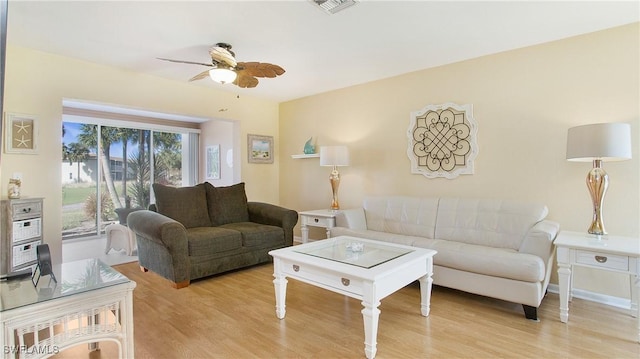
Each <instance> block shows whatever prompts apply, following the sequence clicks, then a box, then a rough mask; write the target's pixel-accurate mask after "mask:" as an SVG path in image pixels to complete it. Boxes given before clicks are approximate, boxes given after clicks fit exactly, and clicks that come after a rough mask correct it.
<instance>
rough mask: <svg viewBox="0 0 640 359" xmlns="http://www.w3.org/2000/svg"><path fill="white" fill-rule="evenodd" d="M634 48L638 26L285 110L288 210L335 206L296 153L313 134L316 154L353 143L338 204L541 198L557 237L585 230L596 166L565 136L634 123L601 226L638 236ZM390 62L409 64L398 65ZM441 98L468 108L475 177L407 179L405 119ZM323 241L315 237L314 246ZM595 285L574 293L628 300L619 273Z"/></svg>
mask: <svg viewBox="0 0 640 359" xmlns="http://www.w3.org/2000/svg"><path fill="white" fill-rule="evenodd" d="M639 40H640V39H639V26H638V24H637V23H636V24H633V25H629V26H624V27H619V28H615V29H612V30H607V31H602V32H597V33H593V34H588V35H584V36H579V37H575V38H570V39H566V40H562V41H557V42H553V43H547V44H542V45H539V46H533V47H528V48H524V49H519V50H515V51H509V52H505V53H501V54H497V55H492V56H485V57H481V58H477V59H473V60H469V61H464V62H460V63H456V64H452V65H447V66H442V67H438V68H433V69H428V70H423V71H418V72H414V73H410V74H406V75H403V76H398V77H394V78H389V79H385V80H381V81H376V82H372V83H368V84H364V85H360V86H354V87H350V88H345V89H341V90H338V91H332V92H328V93H324V94H321V95H316V96H311V97H307V98H303V99H298V100H295V101H290V102H287V103H283V104H281V106H280V136H281V141H280V143H281V148H280V154H281V158H280V160H281V162H280V170H281V176H280V179H281V180H280V193H281V203H282V204H283V205H285V206H289V207H291V208H294V209H296V210H310V209H319V208H327V207H328V206H329V204H330V202H331V190H330V187H329V183H328V178H327V177H328V176H329V172H330V169H329V168H326V167H319V165H318V164H319V163H318V159H317V158H311V159H292V158H291V157H290V155H292V154H299V153H302V148H303V145H304V142H305V141H306V140H307V139H308V138H309V137H311V136H313V137H314V138H317V145H319V146H322V145H333V144H346V145H348V146H349V149H350V151H351V162H352V164H351V166H349V167H342V168H340V173H341V177H342V182H341V185H340V202H341V205H342V207H343V208H347V207H354V206H358V205H359V204H360V203H361V200H362V197H363V196H364V195H377V194H408V195H418V196H462V197H492V198H493V197H495V198H507V199H520V200H532V201H542V202H544V203H545V204H546V205H547V206H548V207H549V210H550V214H549V218H550V219H552V220H555V221H558V222H560V224H561V226H562V229H564V230H575V231H586V228H587V227H588V225H589V222H590V219H591V211H592V207H591V202H590V198H589V194H588V192H587V188H586V185H585V182H584V178H585V176H586V174H587V172H588V171H589V169H590V164H588V163H574V162H567V161H566V160H565V146H566V134H567V129H568V128H569V127H572V126H576V125H581V124H588V123H597V122H628V123H631V126H632V131H633V159H632V160H630V161H625V162H615V163H606V164H605V168H606V170H607V171H608V173H609V175H610V177H611V185H610V188H609V191H608V193H607V196H606V199H605V224H606V226H607V229H608V231H609V232H610V233H613V234H618V235H628V236H635V237H637V236H638V235H639V223H640V220H639V219H640V210H639V206H640V194H639V190H640V181H639V174H640V166H639V163H640V156H639V155H638V139H639V138H640V136H638V134H639V131H640V130H639V126H638V125H639V124H638V119H639V98H640V91H639V88H640V85H639V76H640V75H639V71H638V67H639V66H638V64H639V63H640V59H639V56H638V54H639V52H640V49H639V43H640V41H639ZM390 61H399V62H398V66H402V62H401V60H397V59H390ZM445 102H454V103H458V104H472V105H473V108H474V115H475V120H476V122H477V124H478V144H479V154H478V157H477V159H476V163H475V173H474V174H473V175H463V176H461V177H458V178H456V179H453V180H447V179H428V178H426V177H424V176H422V175H415V174H411V172H410V162H409V159H408V157H407V154H406V152H407V145H408V139H407V136H406V131H407V128H408V126H409V114H410V112H412V111H416V110H419V109H421V108H423V107H424V106H426V105H428V104H440V103H445ZM285 174H286V175H285ZM322 235H323V232H322V231H314V232H312V238H313V236H315V237H316V238H321V237H322ZM639 245H640V242H639ZM589 277H590V276H589V275H584V276H578V277H576V286H578V287H582V288H584V289H591V290H596V291H601V292H604V293H605V294H609V295H615V296H619V297H625V296H628V290H629V283H628V280H627V278H617V277H616V278H615V279H614V280H613V281H609V284H610V286H609V285H608V284H605V283H604V282H605V281H601V282H599V283H595V284H594V283H592V282H590V281H589V280H588V278H589ZM582 278H586V279H585V280H582ZM555 282H556V283H557V280H555ZM603 286H604V287H605V288H602V287H603Z"/></svg>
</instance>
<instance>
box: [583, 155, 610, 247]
mask: <svg viewBox="0 0 640 359" xmlns="http://www.w3.org/2000/svg"><path fill="white" fill-rule="evenodd" d="M608 187H609V175H608V174H607V172H605V170H604V169H603V168H602V160H594V161H593V168H592V169H591V171H589V173H588V174H587V188H588V189H589V194H590V195H591V201H592V202H593V220H592V221H591V226H589V230H588V232H589V233H590V234H596V235H603V234H607V231H606V230H605V229H604V222H603V220H602V205H603V203H604V195H605V193H606V192H607V188H608Z"/></svg>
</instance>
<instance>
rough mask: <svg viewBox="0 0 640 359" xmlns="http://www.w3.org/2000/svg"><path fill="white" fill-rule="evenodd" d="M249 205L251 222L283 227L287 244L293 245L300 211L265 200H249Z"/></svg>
mask: <svg viewBox="0 0 640 359" xmlns="http://www.w3.org/2000/svg"><path fill="white" fill-rule="evenodd" d="M247 207H248V208H249V220H250V221H251V222H254V223H260V224H267V225H270V226H276V227H280V228H282V229H283V230H284V241H285V243H286V245H288V246H292V245H293V227H295V226H296V223H298V212H296V211H294V210H292V209H288V208H284V207H280V206H277V205H275V204H270V203H263V202H248V203H247Z"/></svg>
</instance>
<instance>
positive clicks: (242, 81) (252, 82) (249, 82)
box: [233, 70, 258, 88]
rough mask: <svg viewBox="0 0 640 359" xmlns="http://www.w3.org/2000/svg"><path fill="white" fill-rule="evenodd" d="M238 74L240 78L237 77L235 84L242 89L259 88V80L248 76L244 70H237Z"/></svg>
mask: <svg viewBox="0 0 640 359" xmlns="http://www.w3.org/2000/svg"><path fill="white" fill-rule="evenodd" d="M236 73H237V74H238V77H236V79H235V81H233V84H234V85H236V86H238V87H241V88H253V87H256V86H258V79H257V78H255V77H253V76H251V75H250V74H247V73H246V72H245V71H244V70H237V71H236Z"/></svg>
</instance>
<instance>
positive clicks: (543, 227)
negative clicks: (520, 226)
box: [519, 220, 560, 263]
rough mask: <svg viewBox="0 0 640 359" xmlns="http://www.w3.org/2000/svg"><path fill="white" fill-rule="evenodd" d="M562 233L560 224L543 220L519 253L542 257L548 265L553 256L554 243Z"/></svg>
mask: <svg viewBox="0 0 640 359" xmlns="http://www.w3.org/2000/svg"><path fill="white" fill-rule="evenodd" d="M559 231H560V224H559V223H556V222H553V221H549V220H543V221H540V222H538V223H536V224H535V225H534V226H533V227H531V229H530V230H529V232H527V235H526V236H525V238H524V240H523V241H522V244H521V245H520V249H519V251H520V252H521V253H529V254H533V255H536V256H538V257H540V258H541V259H542V260H543V261H544V263H548V261H549V258H550V257H551V256H552V255H553V250H554V247H553V241H554V240H555V239H556V235H557V234H558V232H559Z"/></svg>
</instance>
